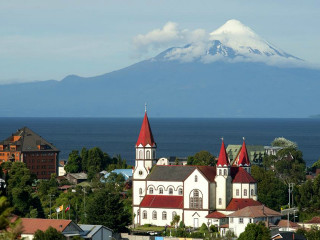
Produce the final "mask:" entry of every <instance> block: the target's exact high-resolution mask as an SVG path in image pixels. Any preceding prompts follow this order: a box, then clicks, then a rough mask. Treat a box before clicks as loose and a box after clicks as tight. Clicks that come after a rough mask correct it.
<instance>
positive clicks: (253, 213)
mask: <svg viewBox="0 0 320 240" xmlns="http://www.w3.org/2000/svg"><path fill="white" fill-rule="evenodd" d="M228 218H229V230H231V231H232V232H234V234H235V235H236V236H239V235H240V234H241V233H242V232H244V230H245V228H246V226H247V224H249V223H258V222H267V225H269V223H271V224H273V225H275V224H276V223H277V222H278V221H280V219H281V213H279V212H276V211H274V210H272V209H270V208H267V207H265V206H263V205H260V206H248V207H245V208H242V209H240V210H238V211H235V212H234V213H231V214H229V215H228Z"/></svg>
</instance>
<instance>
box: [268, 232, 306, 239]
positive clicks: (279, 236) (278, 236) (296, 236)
mask: <svg viewBox="0 0 320 240" xmlns="http://www.w3.org/2000/svg"><path fill="white" fill-rule="evenodd" d="M278 239H283V240H307V239H306V237H305V236H303V235H301V234H297V233H295V232H278V233H276V234H273V235H272V236H271V240H278Z"/></svg>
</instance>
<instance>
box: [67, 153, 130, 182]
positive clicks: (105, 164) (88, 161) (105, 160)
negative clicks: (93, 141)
mask: <svg viewBox="0 0 320 240" xmlns="http://www.w3.org/2000/svg"><path fill="white" fill-rule="evenodd" d="M116 168H120V169H126V168H132V166H130V165H128V164H127V162H126V160H125V159H122V158H121V156H120V155H117V156H115V157H112V158H111V157H110V156H109V155H108V154H107V153H104V152H103V151H102V150H101V149H100V148H98V147H94V148H91V149H89V150H88V149H86V148H82V150H81V152H80V153H79V151H77V150H73V151H72V152H71V153H70V154H69V158H68V162H67V164H66V166H65V168H64V169H65V170H66V172H68V173H79V172H86V173H87V174H88V180H91V179H93V178H94V176H96V174H97V173H99V172H101V171H102V170H106V171H112V170H114V169H116Z"/></svg>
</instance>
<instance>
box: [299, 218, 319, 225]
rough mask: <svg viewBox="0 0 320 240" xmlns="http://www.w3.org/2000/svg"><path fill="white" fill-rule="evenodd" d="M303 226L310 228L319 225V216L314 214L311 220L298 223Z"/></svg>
mask: <svg viewBox="0 0 320 240" xmlns="http://www.w3.org/2000/svg"><path fill="white" fill-rule="evenodd" d="M300 225H302V226H303V227H304V228H311V227H312V226H314V227H317V228H319V227H320V217H319V216H316V217H313V218H312V219H311V220H309V221H307V222H305V223H300Z"/></svg>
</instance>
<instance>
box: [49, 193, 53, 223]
mask: <svg viewBox="0 0 320 240" xmlns="http://www.w3.org/2000/svg"><path fill="white" fill-rule="evenodd" d="M49 196H50V219H51V197H52V196H54V195H51V194H49Z"/></svg>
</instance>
